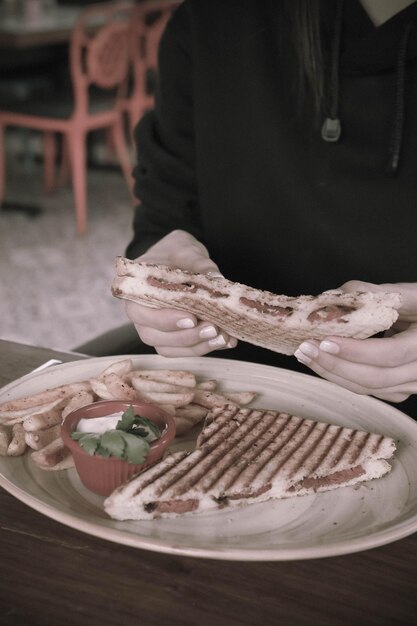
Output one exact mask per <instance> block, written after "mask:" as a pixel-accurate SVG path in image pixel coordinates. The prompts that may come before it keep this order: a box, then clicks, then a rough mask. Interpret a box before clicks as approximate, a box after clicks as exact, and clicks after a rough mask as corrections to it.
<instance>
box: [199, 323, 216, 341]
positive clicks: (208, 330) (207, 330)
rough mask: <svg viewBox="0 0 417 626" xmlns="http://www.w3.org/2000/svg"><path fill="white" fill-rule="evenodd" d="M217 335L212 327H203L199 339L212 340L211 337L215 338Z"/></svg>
mask: <svg viewBox="0 0 417 626" xmlns="http://www.w3.org/2000/svg"><path fill="white" fill-rule="evenodd" d="M217 334H218V333H217V330H216V328H214V326H204V327H203V328H202V329H201V330H200V332H199V335H200V337H201V339H212V338H213V337H217Z"/></svg>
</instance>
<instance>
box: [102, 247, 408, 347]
mask: <svg viewBox="0 0 417 626" xmlns="http://www.w3.org/2000/svg"><path fill="white" fill-rule="evenodd" d="M116 271H117V277H116V278H115V279H114V281H113V284H112V293H113V295H114V296H116V297H117V298H121V299H125V300H132V301H133V302H138V303H140V304H142V305H146V306H150V307H157V308H178V309H181V310H183V311H185V312H189V313H193V314H194V315H196V316H197V317H199V318H200V319H202V320H206V321H209V322H211V323H213V324H216V325H217V326H218V327H219V328H221V329H222V330H224V331H226V332H227V333H228V334H229V335H230V336H232V337H236V338H237V339H241V340H243V341H247V342H248V343H252V344H255V345H258V346H262V347H264V348H268V349H269V350H272V351H274V352H280V353H282V354H289V355H290V354H294V352H295V350H296V349H297V348H298V346H299V345H300V344H301V343H302V342H303V341H304V340H306V339H318V340H321V339H323V338H324V337H327V336H329V335H336V336H342V337H354V338H357V339H364V338H366V337H370V336H372V335H374V334H376V333H378V332H380V331H383V330H387V329H388V328H390V327H391V326H392V324H393V323H394V322H395V321H396V320H397V318H398V309H399V307H400V305H401V297H400V295H399V294H398V293H382V292H355V293H343V292H341V291H326V292H325V293H322V294H320V295H317V296H311V295H304V296H298V297H292V296H284V295H276V294H273V293H270V292H268V291H261V290H259V289H254V288H252V287H248V286H247V285H243V284H240V283H236V282H232V281H230V280H227V279H226V278H221V277H220V278H218V277H210V276H208V275H204V274H196V273H191V272H187V271H184V270H180V269H174V268H171V267H167V266H164V265H155V264H149V263H137V262H135V261H129V260H128V259H125V258H123V257H118V258H117V259H116Z"/></svg>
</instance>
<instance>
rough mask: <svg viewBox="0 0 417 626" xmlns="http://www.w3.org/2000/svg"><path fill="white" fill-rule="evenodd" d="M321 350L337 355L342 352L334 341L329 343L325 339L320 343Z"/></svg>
mask: <svg viewBox="0 0 417 626" xmlns="http://www.w3.org/2000/svg"><path fill="white" fill-rule="evenodd" d="M320 350H323V352H329V353H330V354H337V353H338V352H340V347H339V346H338V345H337V343H335V342H334V341H328V340H327V339H325V340H324V341H322V342H321V343H320Z"/></svg>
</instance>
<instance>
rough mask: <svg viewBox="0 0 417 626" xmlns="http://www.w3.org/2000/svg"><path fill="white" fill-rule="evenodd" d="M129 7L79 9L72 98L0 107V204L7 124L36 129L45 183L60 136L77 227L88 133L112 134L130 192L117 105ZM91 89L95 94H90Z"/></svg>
mask: <svg viewBox="0 0 417 626" xmlns="http://www.w3.org/2000/svg"><path fill="white" fill-rule="evenodd" d="M131 15H132V5H131V4H130V3H123V2H111V3H104V4H95V5H91V6H90V7H88V8H86V9H84V10H83V11H81V13H80V15H79V18H78V20H77V22H76V24H75V26H74V30H73V32H72V35H71V41H70V50H69V55H70V57H69V59H70V60H69V65H70V74H71V84H72V93H73V99H72V100H71V99H70V100H69V99H68V98H67V99H65V101H62V99H61V101H57V102H55V101H54V100H53V99H51V101H49V102H47V103H31V104H30V107H29V105H26V109H28V110H27V111H25V110H24V109H21V108H20V109H17V108H16V109H14V110H9V111H0V203H1V201H2V200H3V197H4V187H5V148H4V131H5V129H6V128H7V127H10V126H13V127H23V128H30V129H34V130H39V131H41V132H42V133H43V137H44V142H43V146H44V185H45V189H46V191H51V190H52V189H53V187H54V179H55V171H54V168H55V158H56V143H55V139H56V136H59V135H61V136H62V137H63V162H64V163H63V169H64V171H65V163H66V161H67V160H68V161H69V165H70V170H71V175H72V184H73V193H74V203H75V213H76V229H77V233H78V234H83V233H85V232H86V227H87V135H88V133H89V132H91V131H96V130H99V129H104V130H106V131H107V132H108V134H109V135H110V138H111V142H112V146H113V147H114V149H115V151H116V153H117V156H118V159H119V161H120V165H121V168H122V171H123V175H124V178H125V180H126V183H127V185H128V189H129V192H130V194H132V189H133V179H132V175H131V170H132V165H131V159H130V154H129V149H128V146H127V143H126V139H125V133H124V126H123V115H122V112H121V109H120V106H119V98H120V93H121V89H122V87H123V86H124V85H125V81H126V76H127V74H128V71H129V55H130V50H129V41H130V39H129V36H130V24H131ZM93 92H94V95H93Z"/></svg>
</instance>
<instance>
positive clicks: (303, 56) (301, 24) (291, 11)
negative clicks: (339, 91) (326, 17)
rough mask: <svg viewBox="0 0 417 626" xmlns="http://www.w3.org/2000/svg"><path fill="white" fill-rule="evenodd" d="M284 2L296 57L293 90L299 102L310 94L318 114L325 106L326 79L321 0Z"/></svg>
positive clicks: (290, 0)
mask: <svg viewBox="0 0 417 626" xmlns="http://www.w3.org/2000/svg"><path fill="white" fill-rule="evenodd" d="M285 5H286V7H285V9H286V14H287V18H288V19H289V22H290V28H291V40H292V43H293V47H294V49H293V52H294V54H295V58H296V60H297V64H296V71H295V77H294V81H295V85H294V86H295V91H296V94H297V97H298V98H299V102H304V101H305V100H306V97H307V96H310V98H311V100H312V102H313V106H314V111H315V114H316V115H317V116H318V115H319V114H320V112H322V110H323V108H324V107H325V102H324V94H325V81H326V76H325V61H324V56H325V55H324V46H323V38H322V32H321V20H320V0H286V1H285Z"/></svg>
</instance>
